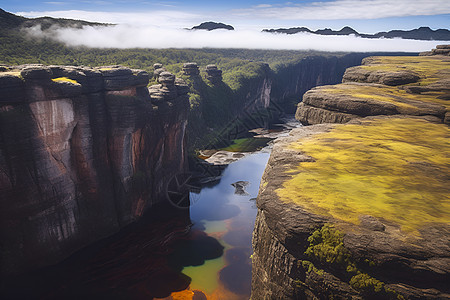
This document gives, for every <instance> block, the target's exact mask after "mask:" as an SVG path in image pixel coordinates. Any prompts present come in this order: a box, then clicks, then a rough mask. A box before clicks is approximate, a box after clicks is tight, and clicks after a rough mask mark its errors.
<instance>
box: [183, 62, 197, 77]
mask: <svg viewBox="0 0 450 300" xmlns="http://www.w3.org/2000/svg"><path fill="white" fill-rule="evenodd" d="M183 73H184V75H188V76H196V75H198V74H200V70H199V69H198V65H197V64H196V63H194V62H189V63H185V64H183Z"/></svg>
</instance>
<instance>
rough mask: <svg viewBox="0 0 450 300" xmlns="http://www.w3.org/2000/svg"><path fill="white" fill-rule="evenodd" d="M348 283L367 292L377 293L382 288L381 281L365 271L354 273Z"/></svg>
mask: <svg viewBox="0 0 450 300" xmlns="http://www.w3.org/2000/svg"><path fill="white" fill-rule="evenodd" d="M350 285H351V286H352V287H353V288H354V289H357V290H363V291H366V292H368V293H379V292H381V291H382V290H383V283H382V282H381V281H379V280H377V279H375V278H373V277H371V276H369V275H367V274H365V273H360V274H358V275H355V276H353V277H352V279H350Z"/></svg>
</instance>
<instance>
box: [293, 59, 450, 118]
mask: <svg viewBox="0 0 450 300" xmlns="http://www.w3.org/2000/svg"><path fill="white" fill-rule="evenodd" d="M449 70H450V60H449V59H448V58H445V57H369V58H365V59H364V60H363V65H362V66H358V67H353V68H349V69H348V70H347V71H346V73H345V74H344V78H343V82H344V83H343V84H338V85H332V86H322V87H317V88H314V89H312V90H310V91H308V92H307V93H305V94H304V96H303V102H302V103H301V104H299V106H298V108H297V112H296V117H297V119H298V120H299V121H300V122H302V123H303V124H306V125H307V124H318V123H322V122H331V123H345V122H348V121H349V120H350V119H354V118H358V117H366V116H375V115H394V114H401V115H418V116H423V115H431V116H436V117H438V118H440V119H441V120H442V122H448V121H447V119H446V118H445V115H446V113H447V112H448V111H449V109H450V103H449V102H448V99H450V88H449V83H450V82H449V80H450V79H449V78H450V71H449ZM446 124H447V123H446Z"/></svg>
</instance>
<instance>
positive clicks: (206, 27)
mask: <svg viewBox="0 0 450 300" xmlns="http://www.w3.org/2000/svg"><path fill="white" fill-rule="evenodd" d="M191 29H194V30H196V29H202V30H208V31H210V30H215V29H227V30H234V27H233V26H231V25H227V24H223V23H216V22H204V23H202V24H200V25H198V26H194V27H192V28H191Z"/></svg>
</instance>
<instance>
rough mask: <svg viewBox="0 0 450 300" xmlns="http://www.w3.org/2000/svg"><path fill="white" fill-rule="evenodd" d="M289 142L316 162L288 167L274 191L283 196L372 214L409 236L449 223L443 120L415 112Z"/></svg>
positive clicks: (312, 207) (447, 132) (314, 208)
mask: <svg viewBox="0 0 450 300" xmlns="http://www.w3.org/2000/svg"><path fill="white" fill-rule="evenodd" d="M291 147H292V148H293V149H295V150H297V151H301V152H303V153H305V154H306V155H311V156H313V157H314V159H315V161H314V162H302V163H300V165H299V166H298V167H297V168H296V169H292V170H289V172H291V173H292V172H295V174H294V175H292V179H290V180H288V181H286V182H285V183H284V184H283V188H281V189H279V190H277V194H278V196H279V197H280V199H281V200H282V201H287V202H293V203H296V204H297V205H300V206H302V207H303V208H304V209H307V210H309V211H311V212H313V213H317V214H320V215H325V216H331V217H333V218H335V219H337V220H342V221H345V222H349V223H353V224H358V223H359V216H360V215H372V216H374V217H376V218H381V219H385V220H387V221H389V222H392V223H394V224H398V225H399V226H401V229H402V230H403V231H404V232H406V233H410V234H411V235H412V236H417V235H418V234H419V229H420V228H421V227H422V226H424V225H427V224H432V223H444V224H449V223H450V219H449V217H448V216H449V215H450V201H449V197H448V195H450V186H449V185H448V174H449V173H450V156H449V155H448V153H449V151H448V150H449V148H450V129H449V127H448V126H447V125H444V124H434V123H430V122H428V121H425V120H423V119H417V118H389V119H373V120H363V121H361V125H359V124H358V125H354V124H344V125H337V126H336V127H335V128H334V129H332V130H331V131H329V132H326V133H321V134H317V135H314V136H312V137H311V138H309V139H303V140H300V141H298V142H296V143H293V144H292V145H291ZM405 211H407V212H408V213H407V214H405Z"/></svg>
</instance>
